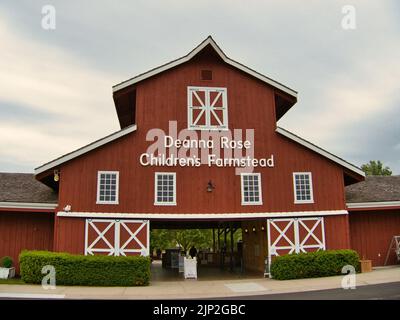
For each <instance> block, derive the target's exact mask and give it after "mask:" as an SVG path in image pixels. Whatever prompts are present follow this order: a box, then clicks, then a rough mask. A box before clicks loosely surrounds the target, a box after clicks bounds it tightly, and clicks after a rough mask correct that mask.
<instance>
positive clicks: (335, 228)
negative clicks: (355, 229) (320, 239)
mask: <svg viewBox="0 0 400 320" xmlns="http://www.w3.org/2000/svg"><path fill="white" fill-rule="evenodd" d="M324 224H325V244H326V249H329V250H335V249H349V248H350V233H349V216H348V215H339V216H326V217H324Z"/></svg>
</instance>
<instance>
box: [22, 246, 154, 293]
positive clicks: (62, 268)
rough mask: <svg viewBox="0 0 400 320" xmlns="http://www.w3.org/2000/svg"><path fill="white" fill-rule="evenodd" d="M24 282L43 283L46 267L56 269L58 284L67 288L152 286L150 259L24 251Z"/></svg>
mask: <svg viewBox="0 0 400 320" xmlns="http://www.w3.org/2000/svg"><path fill="white" fill-rule="evenodd" d="M19 263H20V273H21V278H22V280H23V281H24V282H26V283H41V282H42V279H43V277H44V276H45V274H42V273H41V271H42V268H43V266H46V265H51V266H54V267H55V270H56V284H57V285H68V286H145V285H148V284H149V282H150V263H151V262H150V258H148V257H141V256H129V257H114V256H84V255H72V254H69V253H56V252H48V251H23V252H22V253H21V254H20V256H19Z"/></svg>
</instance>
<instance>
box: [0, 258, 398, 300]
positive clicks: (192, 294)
mask: <svg viewBox="0 0 400 320" xmlns="http://www.w3.org/2000/svg"><path fill="white" fill-rule="evenodd" d="M342 279H343V277H342V276H335V277H326V278H315V279H301V280H285V281H279V280H273V279H264V278H257V279H240V280H213V281H208V280H204V281H198V280H179V281H165V282H164V281H154V282H152V283H151V285H150V286H148V287H65V286H58V287H57V288H56V289H55V290H44V289H43V288H42V287H41V286H39V285H4V284H2V285H0V299H1V298H28V299H29V298H38V299H51V298H53V299H60V298H65V299H191V298H218V297H234V296H245V295H246V296H247V295H263V294H278V293H290V292H304V291H312V290H326V289H335V288H341V282H342ZM397 281H400V266H392V267H383V268H376V269H374V270H373V271H372V272H369V273H362V274H357V275H356V286H363V285H369V284H379V283H388V282H397ZM399 290H400V289H399Z"/></svg>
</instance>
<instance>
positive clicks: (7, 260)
mask: <svg viewBox="0 0 400 320" xmlns="http://www.w3.org/2000/svg"><path fill="white" fill-rule="evenodd" d="M13 262H14V261H13V259H12V258H11V257H9V256H5V257H3V258H2V259H1V263H0V267H3V268H11V267H12V265H13Z"/></svg>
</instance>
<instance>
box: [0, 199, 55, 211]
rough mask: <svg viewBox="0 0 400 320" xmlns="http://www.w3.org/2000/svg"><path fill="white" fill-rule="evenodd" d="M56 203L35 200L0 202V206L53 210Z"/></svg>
mask: <svg viewBox="0 0 400 320" xmlns="http://www.w3.org/2000/svg"><path fill="white" fill-rule="evenodd" d="M57 206H58V203H37V202H7V201H5V202H0V208H7V209H35V210H49V209H51V210H54V209H55V208H57Z"/></svg>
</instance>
